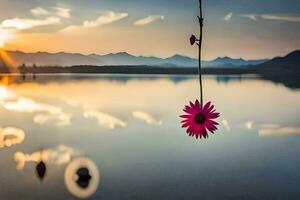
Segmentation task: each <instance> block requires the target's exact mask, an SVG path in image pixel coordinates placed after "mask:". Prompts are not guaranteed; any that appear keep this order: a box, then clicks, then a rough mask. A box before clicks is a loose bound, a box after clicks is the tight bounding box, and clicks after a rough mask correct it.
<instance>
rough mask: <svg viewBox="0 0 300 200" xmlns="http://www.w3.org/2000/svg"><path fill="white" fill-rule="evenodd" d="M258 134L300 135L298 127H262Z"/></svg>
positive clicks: (265, 135)
mask: <svg viewBox="0 0 300 200" xmlns="http://www.w3.org/2000/svg"><path fill="white" fill-rule="evenodd" d="M258 135H259V136H264V137H267V136H300V127H281V128H263V129H260V130H259V131H258Z"/></svg>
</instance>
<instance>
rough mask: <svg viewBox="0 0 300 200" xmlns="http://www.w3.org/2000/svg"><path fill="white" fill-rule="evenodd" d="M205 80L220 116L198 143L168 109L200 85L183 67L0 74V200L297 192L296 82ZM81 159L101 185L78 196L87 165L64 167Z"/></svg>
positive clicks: (299, 97) (176, 110)
mask: <svg viewBox="0 0 300 200" xmlns="http://www.w3.org/2000/svg"><path fill="white" fill-rule="evenodd" d="M204 83H205V84H204V94H205V99H206V100H211V101H213V102H214V104H215V105H216V107H217V109H218V110H219V111H220V112H221V113H222V117H221V118H220V120H219V123H220V124H221V126H220V130H219V131H218V132H217V133H216V134H215V135H213V136H210V138H209V139H208V140H201V141H197V140H195V139H194V138H190V137H188V136H187V135H186V133H185V132H184V130H183V129H181V128H180V123H179V122H180V119H179V117H178V116H179V115H180V114H181V109H182V106H183V105H185V104H186V103H187V102H188V101H189V100H194V99H195V98H196V97H197V95H198V94H197V91H198V88H197V87H198V84H197V78H196V77H193V76H182V77H181V76H171V77H168V76H158V77H157V76H156V77H144V76H139V77H134V76H86V75H76V76H72V75H60V76H58V77H56V76H53V75H49V76H48V75H42V76H40V75H39V76H37V77H36V79H35V80H30V79H26V80H25V81H22V80H21V78H20V77H17V76H16V77H7V78H3V79H2V82H1V84H0V115H1V116H3V117H1V120H0V127H3V128H2V129H0V147H2V148H0V156H1V159H2V161H1V163H0V169H1V172H0V183H1V188H0V199H23V198H25V199H76V198H88V197H89V196H90V195H92V198H93V199H199V198H201V199H226V198H227V199H255V198H256V199H268V198H269V199H276V198H277V199H287V198H288V199H299V198H300V193H299V190H298V184H297V183H298V182H299V181H300V175H298V174H299V173H298V169H299V166H300V159H299V153H300V145H299V142H300V137H298V136H300V123H299V122H300V118H299V113H300V106H299V105H300V103H299V102H300V91H299V90H297V89H295V88H289V87H286V86H285V85H284V84H274V83H273V82H272V81H269V80H263V79H261V78H259V77H255V76H250V77H238V78H234V77H221V78H220V77H214V76H206V77H205V82H204ZM7 127H15V128H7ZM16 127H18V128H16ZM25 133H26V136H25ZM87 157H88V158H89V159H90V160H92V163H94V166H96V167H97V169H98V171H100V170H99V169H101V185H99V184H98V183H97V184H95V185H94V187H92V189H91V191H92V192H91V191H90V192H87V190H84V191H83V192H87V193H86V194H83V193H80V192H79V193H80V194H79V193H77V192H74V191H73V189H72V188H73V187H74V188H77V189H78V188H79V191H80V188H81V189H82V188H89V186H92V185H93V184H91V185H90V184H89V183H92V182H90V181H92V180H93V179H92V175H93V174H94V171H93V170H88V169H87V167H86V166H85V165H80V166H79V167H76V168H74V170H72V174H73V175H71V176H68V177H69V179H68V180H72V182H71V183H72V184H73V186H72V187H68V186H65V181H66V180H65V179H66V177H65V174H66V169H68V166H70V165H71V163H73V162H74V163H75V161H76V160H78V159H79V158H87ZM41 162H43V163H44V164H45V169H46V170H45V174H44V177H43V181H42V182H41V181H39V180H38V179H37V178H36V177H35V169H36V167H37V165H38V164H39V163H41ZM83 163H89V161H84V162H83ZM16 166H17V170H16ZM76 166H77V165H76ZM75 169H76V170H75ZM95 173H96V174H97V172H95ZM74 174H75V175H74ZM93 176H94V175H93ZM80 177H81V178H80ZM95 177H97V175H95ZM96 180H97V181H99V180H98V178H96ZM233 188H234V190H233ZM77 189H75V190H77ZM15 191H18V192H17V193H16V192H15ZM72 191H73V192H72Z"/></svg>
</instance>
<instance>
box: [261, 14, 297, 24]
mask: <svg viewBox="0 0 300 200" xmlns="http://www.w3.org/2000/svg"><path fill="white" fill-rule="evenodd" d="M261 18H263V19H267V20H279V21H288V22H300V15H270V14H263V15H261Z"/></svg>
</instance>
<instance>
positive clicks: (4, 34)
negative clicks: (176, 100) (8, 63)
mask: <svg viewBox="0 0 300 200" xmlns="http://www.w3.org/2000/svg"><path fill="white" fill-rule="evenodd" d="M11 38H12V32H11V31H9V30H3V29H0V47H3V46H4V44H5V42H7V41H8V40H10V39H11Z"/></svg>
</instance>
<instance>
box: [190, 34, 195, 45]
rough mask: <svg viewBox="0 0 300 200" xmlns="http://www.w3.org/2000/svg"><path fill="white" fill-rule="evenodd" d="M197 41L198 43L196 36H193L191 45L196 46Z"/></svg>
mask: <svg viewBox="0 0 300 200" xmlns="http://www.w3.org/2000/svg"><path fill="white" fill-rule="evenodd" d="M196 41H197V38H196V36H195V35H192V36H191V37H190V43H191V45H192V46H193V45H194V44H195V42H196Z"/></svg>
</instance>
